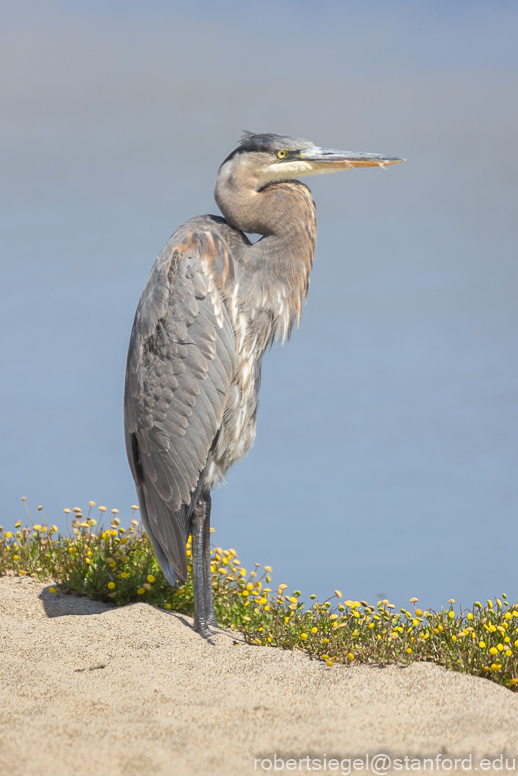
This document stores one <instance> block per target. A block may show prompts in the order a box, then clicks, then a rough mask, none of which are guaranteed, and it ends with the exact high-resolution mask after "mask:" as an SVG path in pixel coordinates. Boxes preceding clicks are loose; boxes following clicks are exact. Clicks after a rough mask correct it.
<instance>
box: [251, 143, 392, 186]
mask: <svg viewBox="0 0 518 776" xmlns="http://www.w3.org/2000/svg"><path fill="white" fill-rule="evenodd" d="M404 161H405V160H404V159H398V158H397V157H396V156H382V155H381V154H360V153H355V152H353V151H336V150H335V149H334V148H318V147H317V146H312V147H311V148H306V149H304V150H303V151H296V152H295V153H292V154H289V155H288V156H287V157H286V158H285V159H283V160H282V161H276V162H274V163H273V164H270V165H268V167H265V168H263V170H261V172H260V174H259V175H258V177H257V184H258V186H264V185H266V184H267V183H271V182H272V181H280V180H288V179H290V178H302V177H304V176H306V175H326V174H328V173H330V172H339V171H340V170H348V169H351V168H352V167H388V165H389V164H397V163H398V162H404Z"/></svg>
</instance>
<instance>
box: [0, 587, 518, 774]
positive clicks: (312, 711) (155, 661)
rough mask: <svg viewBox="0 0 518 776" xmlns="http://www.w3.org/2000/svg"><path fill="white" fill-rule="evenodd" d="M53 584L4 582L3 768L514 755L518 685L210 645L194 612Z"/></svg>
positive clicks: (203, 768)
mask: <svg viewBox="0 0 518 776" xmlns="http://www.w3.org/2000/svg"><path fill="white" fill-rule="evenodd" d="M47 588H48V586H46V585H43V584H41V583H39V582H36V581H33V580H30V579H19V578H16V577H3V578H1V579H0V649H1V660H0V671H1V689H0V726H1V728H0V772H1V773H2V774H9V776H105V775H106V776H108V775H109V776H119V774H120V775H121V776H122V775H124V776H134V775H135V776H145V775H147V774H153V775H155V774H156V776H162V775H163V776H188V775H190V774H206V775H207V776H209V775H210V774H214V775H215V776H220V774H221V776H223V774H225V776H234V775H235V776H243V775H244V774H249V773H250V774H252V773H261V772H262V773H264V772H266V771H264V770H261V768H260V765H258V766H257V768H256V769H254V758H268V757H270V758H271V757H272V756H273V754H274V753H277V756H278V757H284V758H286V757H288V756H290V755H291V756H294V757H297V758H299V757H305V756H306V755H310V756H312V757H314V758H317V757H322V758H323V756H324V754H326V755H327V757H328V758H330V757H331V756H332V755H336V756H337V757H339V758H344V757H350V756H351V755H357V756H363V757H364V756H365V754H366V753H369V754H370V755H371V757H372V755H374V754H376V753H378V752H389V753H392V754H393V755H395V756H397V755H402V756H404V755H408V756H411V755H414V756H416V755H434V756H436V755H437V753H442V755H443V757H447V756H448V754H451V755H455V754H456V755H457V756H460V755H466V754H468V753H472V755H473V764H474V766H475V757H476V756H478V757H482V756H485V755H492V756H495V755H499V754H500V753H502V752H503V753H506V752H507V753H508V756H509V753H513V752H514V753H515V756H517V753H518V695H517V694H514V693H511V692H510V691H508V690H506V689H504V688H501V687H498V686H497V685H495V684H492V683H491V682H489V681H486V680H484V679H478V678H474V677H468V676H463V675H461V674H456V673H451V672H448V671H445V670H443V669H440V668H437V667H435V666H433V665H429V664H415V665H412V666H410V667H407V668H401V667H396V666H391V667H388V668H376V667H372V668H371V667H361V666H360V667H355V668H348V667H334V668H332V669H329V668H327V667H326V666H325V665H323V664H321V663H320V662H317V661H311V660H309V659H308V658H307V657H305V656H304V655H302V653H300V652H297V651H295V652H287V651H283V650H278V649H272V648H266V647H251V646H247V645H244V644H242V643H238V644H235V643H234V641H235V639H234V638H232V637H231V636H230V635H219V636H218V637H217V638H216V640H215V641H216V644H215V646H211V645H210V644H207V643H206V642H204V641H203V640H202V639H201V638H199V637H198V636H197V634H196V633H194V632H193V631H192V629H191V627H190V620H189V618H186V617H181V616H177V615H174V614H168V613H165V612H162V611H159V610H156V609H154V608H152V607H150V606H148V605H146V604H143V603H142V604H141V603H138V604H134V605H132V606H127V607H124V608H111V607H108V606H106V605H104V604H100V603H96V602H92V601H89V600H87V599H78V598H75V597H72V596H64V595H57V596H53V595H51V594H50V593H49V592H48V589H47ZM511 762H512V760H511ZM511 762H509V765H510V764H511ZM504 763H505V760H504ZM428 769H429V767H428ZM458 769H459V772H460V769H461V766H460V764H459V765H458ZM312 770H314V768H313V769H312ZM491 771H492V769H491ZM270 772H273V770H272V771H270ZM277 772H281V771H279V769H278V770H277ZM282 772H283V773H288V772H289V771H288V770H286V769H285V770H284V771H282ZM292 772H293V771H292ZM296 772H298V773H300V772H304V773H305V772H306V770H305V767H304V768H303V769H302V770H299V769H298V767H297V769H296ZM331 772H332V771H331V770H327V771H326V774H327V773H331ZM333 772H335V773H340V769H338V770H336V771H333ZM400 772H403V773H405V772H408V771H405V770H403V771H400ZM441 772H443V773H445V772H446V771H441ZM462 772H463V773H465V772H466V770H463V771H462ZM503 772H504V773H505V772H506V769H505V765H504V770H503ZM515 772H518V759H517V760H516V771H515ZM320 773H323V770H321V771H320ZM363 773H365V770H364V771H363Z"/></svg>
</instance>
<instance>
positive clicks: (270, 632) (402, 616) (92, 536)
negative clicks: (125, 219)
mask: <svg viewBox="0 0 518 776" xmlns="http://www.w3.org/2000/svg"><path fill="white" fill-rule="evenodd" d="M22 501H24V503H25V499H22ZM93 507H95V504H94V502H93V501H91V502H89V509H88V513H87V515H86V517H84V516H83V513H82V511H81V509H79V507H75V508H74V509H73V510H70V509H65V513H66V514H67V523H68V518H69V517H70V519H72V523H71V529H70V531H69V534H68V535H67V536H63V535H61V534H59V532H58V529H57V527H56V526H55V525H53V526H49V525H48V524H47V521H46V519H45V516H44V514H43V509H42V508H41V507H38V510H39V513H40V515H41V519H42V521H43V523H42V524H35V523H33V522H32V518H31V515H30V514H29V512H28V510H27V512H28V514H29V519H30V521H31V528H27V527H26V528H22V527H21V522H18V523H16V526H15V530H14V532H11V531H5V530H4V529H3V528H0V574H6V573H8V572H9V573H15V574H18V575H21V576H23V575H30V576H31V577H35V578H37V579H40V580H42V581H43V580H52V581H53V582H55V586H54V587H50V588H49V589H50V592H51V593H55V592H57V591H58V590H60V591H63V592H67V593H73V594H75V595H87V596H89V597H90V598H92V599H94V600H98V601H106V602H109V603H112V604H114V605H117V606H122V605H124V604H129V603H132V602H135V601H145V602H147V603H149V604H152V605H154V606H157V607H160V608H162V609H167V610H172V611H175V612H181V613H183V614H192V602H193V591H192V581H191V580H190V579H189V581H188V582H187V583H186V584H185V585H182V586H180V587H177V588H174V589H173V588H171V587H170V586H169V584H168V583H167V582H166V580H165V579H164V576H163V574H162V572H161V570H160V567H159V566H158V564H157V562H156V560H155V556H154V553H153V548H152V546H151V543H150V542H149V541H148V539H147V537H146V535H145V534H144V533H143V531H142V527H141V525H140V524H139V522H138V521H137V520H136V519H132V520H131V523H130V525H129V526H128V528H123V527H122V526H121V524H120V520H119V518H118V517H117V515H118V510H117V509H112V510H111V512H112V518H111V522H110V527H109V528H104V527H103V526H102V520H103V518H104V517H105V516H106V512H107V510H106V508H105V507H99V508H98V510H99V516H98V518H97V520H96V519H94V518H93V517H92V516H91V510H92V508H93ZM132 510H133V514H132V517H134V515H135V512H136V510H138V507H136V506H133V507H132ZM187 555H188V557H190V556H191V549H190V542H189V543H188V545H187ZM211 560H212V565H211V569H212V579H213V587H214V600H215V607H216V613H217V615H218V619H219V621H220V623H221V625H222V626H223V627H225V628H229V629H231V630H236V631H239V632H240V633H241V634H243V635H244V637H245V639H246V640H247V642H248V643H250V644H258V645H265V646H267V645H271V646H274V647H282V648H283V649H299V650H302V651H303V652H305V653H307V654H309V655H311V656H312V657H314V658H318V659H321V660H323V661H325V662H326V663H327V665H328V666H329V667H332V666H333V665H335V664H337V663H347V664H351V663H377V664H379V663H396V662H397V663H404V664H408V663H411V662H413V661H416V660H426V661H431V662H434V663H437V664H438V665H442V666H444V667H445V668H449V669H452V670H455V671H461V672H463V673H467V674H473V675H475V676H483V677H487V678H488V679H491V680H493V681H495V682H498V683H499V684H503V685H504V686H506V687H510V688H514V689H515V690H516V689H518V603H517V604H509V602H508V601H507V596H506V595H505V594H504V595H502V599H499V598H497V599H496V600H495V601H492V600H488V601H487V604H486V605H482V604H481V603H480V602H479V601H476V602H475V603H474V605H473V606H472V608H471V609H465V610H462V611H460V610H459V611H458V612H455V610H454V608H453V605H454V604H455V601H454V600H453V599H450V601H449V602H448V604H449V606H448V609H446V610H445V609H442V610H441V611H440V612H434V611H432V610H425V611H423V610H422V609H420V608H419V607H417V606H416V604H417V603H418V601H417V599H416V598H411V599H410V603H411V604H412V609H413V610H412V611H409V610H408V609H401V610H400V612H396V611H394V606H393V604H391V603H390V602H389V601H387V600H384V601H378V603H377V604H376V605H375V606H373V605H370V604H368V603H367V601H349V600H345V601H343V602H342V594H341V593H340V591H339V590H335V592H334V595H333V596H331V597H330V598H329V599H328V600H327V601H324V602H323V603H319V602H318V601H316V600H315V596H314V595H312V596H310V598H311V599H312V605H311V608H309V609H308V608H307V607H305V606H304V604H303V603H302V602H301V601H300V600H299V599H300V592H299V591H297V590H296V591H294V592H293V593H292V594H291V595H288V594H287V592H286V585H282V584H281V585H279V586H278V587H277V589H275V590H274V589H272V588H270V587H269V585H270V584H271V576H270V574H271V568H270V567H269V566H264V567H262V568H261V567H260V566H259V564H256V566H255V568H254V570H253V571H250V572H247V571H246V570H245V569H244V568H242V567H241V564H240V562H239V559H238V557H237V553H236V552H235V550H233V549H229V550H223V549H222V548H221V547H214V548H213V549H212V552H211ZM190 570H191V568H190V567H189V571H190Z"/></svg>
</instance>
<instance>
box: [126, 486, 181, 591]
mask: <svg viewBox="0 0 518 776" xmlns="http://www.w3.org/2000/svg"><path fill="white" fill-rule="evenodd" d="M137 490H138V497H139V504H140V514H141V517H142V523H143V525H144V528H145V529H146V533H147V535H148V536H149V538H150V540H151V543H152V544H153V548H154V550H155V555H156V559H157V561H158V564H159V566H160V568H161V569H162V571H163V573H164V576H165V578H166V579H167V581H168V582H169V584H170V585H175V584H176V582H177V581H178V580H180V581H182V582H185V581H186V579H187V557H186V554H185V544H186V542H187V536H188V523H189V521H188V515H187V509H188V507H186V506H183V505H182V507H181V508H180V509H179V510H178V512H171V510H169V509H168V507H167V504H166V503H165V502H164V501H162V499H161V498H160V496H159V495H158V494H157V493H156V491H155V489H154V488H153V487H151V488H146V487H145V485H144V486H143V487H142V486H141V487H139V488H138V489H137ZM184 512H185V513H186V514H184ZM158 526H160V529H159V528H158Z"/></svg>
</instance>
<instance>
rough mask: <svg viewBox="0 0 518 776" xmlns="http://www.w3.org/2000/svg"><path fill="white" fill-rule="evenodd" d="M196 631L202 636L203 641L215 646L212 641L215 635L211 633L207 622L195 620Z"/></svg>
mask: <svg viewBox="0 0 518 776" xmlns="http://www.w3.org/2000/svg"><path fill="white" fill-rule="evenodd" d="M194 630H195V631H196V633H199V634H200V636H201V637H202V639H206V640H207V641H208V642H209V644H212V645H214V642H213V641H212V639H211V636H214V635H215V634H214V632H213V631H211V629H210V628H209V625H208V623H207V622H205V621H204V620H201V621H200V620H195V621H194Z"/></svg>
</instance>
